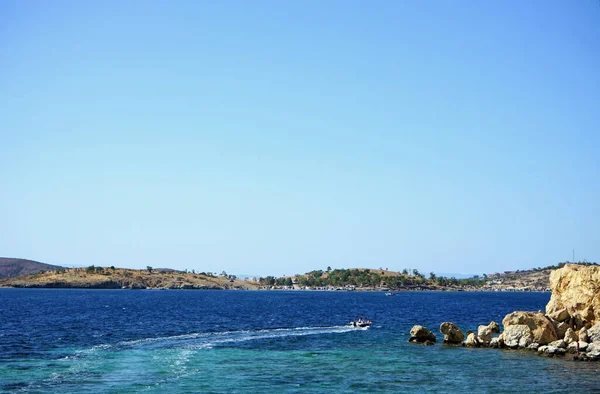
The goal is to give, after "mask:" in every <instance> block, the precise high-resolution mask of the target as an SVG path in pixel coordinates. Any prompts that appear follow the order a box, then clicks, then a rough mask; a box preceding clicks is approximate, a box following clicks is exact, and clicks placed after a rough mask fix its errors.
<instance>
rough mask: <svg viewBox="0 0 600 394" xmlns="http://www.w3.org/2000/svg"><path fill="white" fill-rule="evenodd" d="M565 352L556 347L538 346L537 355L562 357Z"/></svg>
mask: <svg viewBox="0 0 600 394" xmlns="http://www.w3.org/2000/svg"><path fill="white" fill-rule="evenodd" d="M566 352H567V351H566V350H565V349H561V348H558V347H556V346H550V345H546V346H540V347H539V348H538V354H543V355H545V356H562V355H564V354H565V353H566Z"/></svg>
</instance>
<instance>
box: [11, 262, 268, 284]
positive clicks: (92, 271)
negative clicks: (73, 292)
mask: <svg viewBox="0 0 600 394" xmlns="http://www.w3.org/2000/svg"><path fill="white" fill-rule="evenodd" d="M0 287H27V288H83V289H121V288H125V289H255V288H256V287H257V285H256V284H254V283H251V282H246V281H242V280H239V279H237V278H235V277H233V276H230V277H223V276H214V275H209V274H205V273H199V274H196V273H189V272H180V271H170V270H160V271H159V270H153V269H147V270H133V269H123V268H113V267H111V268H107V267H94V266H90V267H87V268H68V269H65V268H59V269H57V270H55V271H48V272H43V273H37V274H33V275H27V276H21V277H18V278H11V279H4V280H0Z"/></svg>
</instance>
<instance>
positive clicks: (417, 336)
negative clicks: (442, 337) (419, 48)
mask: <svg viewBox="0 0 600 394" xmlns="http://www.w3.org/2000/svg"><path fill="white" fill-rule="evenodd" d="M409 341H410V342H421V343H422V342H425V341H431V342H435V341H436V338H435V335H434V334H433V333H432V332H431V331H429V330H428V329H427V328H425V327H423V326H419V325H416V326H414V327H413V328H411V329H410V339H409Z"/></svg>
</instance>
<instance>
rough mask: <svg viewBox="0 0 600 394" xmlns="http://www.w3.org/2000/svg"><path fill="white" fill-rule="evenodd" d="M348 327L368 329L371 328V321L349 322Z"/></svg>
mask: <svg viewBox="0 0 600 394" xmlns="http://www.w3.org/2000/svg"><path fill="white" fill-rule="evenodd" d="M350 327H354V328H368V327H371V320H357V321H351V322H350Z"/></svg>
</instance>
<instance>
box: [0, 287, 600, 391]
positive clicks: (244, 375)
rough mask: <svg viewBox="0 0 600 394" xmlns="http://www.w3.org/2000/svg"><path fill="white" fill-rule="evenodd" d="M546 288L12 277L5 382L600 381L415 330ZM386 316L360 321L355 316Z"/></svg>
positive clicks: (5, 317)
mask: <svg viewBox="0 0 600 394" xmlns="http://www.w3.org/2000/svg"><path fill="white" fill-rule="evenodd" d="M548 299H549V294H544V293H519V294H514V293H511V294H498V293H398V295H397V296H395V297H385V296H384V295H383V293H359V292H353V293H340V292H266V291H265V292H256V291H254V292H250V291H247V292H234V291H120V290H93V291H90V290H33V289H26V290H25V289H3V290H0V301H1V302H2V303H1V305H2V307H1V309H0V324H1V326H0V392H11V393H12V392H36V393H50V392H61V393H121V392H123V393H125V392H127V393H131V392H150V393H158V392H161V393H162V392H169V393H171V392H173V393H178V392H180V393H193V392H214V393H232V392H240V393H249V392H251V393H254V392H267V393H270V392H273V393H288V392H292V393H294V392H303V393H304V392H325V393H327V392H331V393H334V392H335V393H341V392H418V393H421V392H436V393H457V392H477V393H480V392H483V393H485V392H488V393H497V392H520V393H527V392H531V393H533V392H536V393H537V392H545V393H547V392H573V391H578V392H599V390H600V377H599V376H600V375H599V372H600V366H599V365H598V364H596V363H582V362H574V361H566V360H563V359H552V358H544V357H538V356H537V355H536V354H533V353H529V352H520V351H501V350H493V349H466V348H460V347H458V348H457V347H450V346H445V345H442V344H440V343H438V344H436V345H435V346H431V347H426V346H423V345H416V344H411V343H408V342H407V340H408V332H409V330H410V327H412V325H414V324H423V325H426V326H428V327H430V328H431V329H434V330H435V332H436V333H437V334H438V338H439V339H441V334H439V332H438V331H437V328H438V327H439V324H440V323H441V322H443V321H446V320H450V321H454V322H455V323H457V324H458V325H459V326H460V327H461V328H462V329H463V330H467V329H472V330H475V329H476V327H477V325H479V324H487V323H489V321H491V320H496V321H500V320H501V318H502V317H503V316H504V315H505V314H506V313H509V312H511V311H513V310H517V309H518V310H539V309H543V307H544V305H545V304H546V303H547V301H548ZM361 315H362V316H365V317H368V318H371V319H373V320H374V325H373V327H372V328H370V329H368V330H359V329H352V328H350V327H349V326H348V324H347V323H348V322H349V321H350V320H351V319H354V318H356V317H357V316H361Z"/></svg>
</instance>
